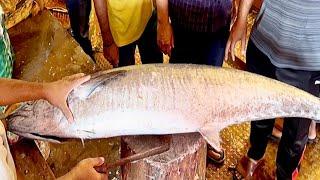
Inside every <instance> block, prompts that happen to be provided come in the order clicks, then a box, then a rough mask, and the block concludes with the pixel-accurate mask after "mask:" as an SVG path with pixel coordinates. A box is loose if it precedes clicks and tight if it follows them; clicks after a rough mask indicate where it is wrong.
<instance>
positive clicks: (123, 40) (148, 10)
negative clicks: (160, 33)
mask: <svg viewBox="0 0 320 180" xmlns="http://www.w3.org/2000/svg"><path fill="white" fill-rule="evenodd" d="M94 3H95V10H96V14H97V17H98V21H99V25H100V29H101V33H102V39H103V53H104V56H105V58H106V59H108V61H110V63H111V64H112V65H113V66H114V67H117V66H126V65H133V64H135V59H134V53H135V48H136V46H138V48H139V52H140V56H141V61H142V63H159V62H162V59H163V56H162V53H161V52H160V50H159V49H158V47H157V35H156V21H157V17H156V14H155V13H154V11H153V9H154V7H153V2H152V0H121V1H119V0H107V2H106V0H94Z"/></svg>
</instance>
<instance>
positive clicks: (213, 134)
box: [198, 123, 222, 151]
mask: <svg viewBox="0 0 320 180" xmlns="http://www.w3.org/2000/svg"><path fill="white" fill-rule="evenodd" d="M220 130H221V125H219V124H218V123H210V124H206V125H205V126H203V127H202V128H200V129H199V130H198V132H199V133H200V134H201V135H202V137H203V138H204V139H205V140H206V141H207V143H208V144H210V145H211V146H212V147H213V148H214V149H215V150H217V151H222V149H221V146H220V136H219V134H220Z"/></svg>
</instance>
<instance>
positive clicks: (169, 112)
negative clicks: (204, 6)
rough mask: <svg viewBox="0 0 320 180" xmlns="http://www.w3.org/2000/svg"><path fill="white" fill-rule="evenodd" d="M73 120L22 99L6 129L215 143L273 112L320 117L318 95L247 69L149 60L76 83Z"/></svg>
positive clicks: (38, 135) (37, 134)
mask: <svg viewBox="0 0 320 180" xmlns="http://www.w3.org/2000/svg"><path fill="white" fill-rule="evenodd" d="M68 103H69V107H70V109H71V111H72V112H73V115H74V118H75V122H74V123H68V122H67V120H66V118H65V117H64V115H63V114H62V112H61V111H60V110H59V109H57V108H56V107H53V106H52V105H51V104H49V103H48V102H47V101H45V100H37V101H33V102H27V103H24V104H23V105H22V106H21V107H20V109H19V110H17V111H16V112H15V113H14V114H13V115H11V117H10V118H9V119H8V126H9V130H10V131H12V132H14V133H16V134H18V135H21V136H24V137H29V138H33V139H47V138H50V137H59V138H81V139H94V138H108V137H114V136H123V135H142V134H150V135H151V134H152V135H155V134H176V133H188V132H200V133H201V134H202V136H203V137H204V138H205V139H206V140H207V142H208V143H209V144H211V145H212V146H213V147H215V148H216V149H219V148H220V143H219V131H220V130H221V129H223V128H225V127H227V126H229V125H232V124H237V123H242V122H245V121H254V120H262V119H270V118H276V117H303V118H310V119H314V120H317V121H319V120H320V113H319V112H320V111H319V110H320V100H319V99H318V98H317V97H315V96H313V95H311V94H309V93H307V92H304V91H302V90H299V89H297V88H295V87H292V86H290V85H287V84H284V83H281V82H279V81H276V80H272V79H269V78H266V77H263V76H260V75H255V74H252V73H249V72H245V71H240V70H235V69H229V68H217V67H212V66H205V65H190V64H189V65H183V64H151V65H136V66H128V67H123V68H116V69H113V70H109V71H103V72H98V73H96V74H93V75H92V78H91V80H89V81H88V82H86V83H84V84H83V85H81V86H80V87H78V88H76V89H74V90H73V91H72V93H71V94H70V95H69V96H68Z"/></svg>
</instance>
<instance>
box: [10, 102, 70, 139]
mask: <svg viewBox="0 0 320 180" xmlns="http://www.w3.org/2000/svg"><path fill="white" fill-rule="evenodd" d="M56 111H57V110H56V108H55V107H54V106H52V105H51V104H50V103H49V102H47V101H45V100H37V101H29V102H24V103H22V104H21V106H20V107H19V108H18V109H16V110H15V111H14V112H13V113H12V114H11V115H10V116H8V117H7V125H8V130H9V131H10V132H13V133H15V134H17V135H20V136H23V137H27V138H32V139H42V138H41V134H51V133H50V132H54V130H55V129H56V128H57V125H58V123H57V122H55V118H54V117H55V114H57V112H56ZM59 113H60V114H62V113H61V112H59ZM61 116H62V117H63V118H64V116H63V115H61Z"/></svg>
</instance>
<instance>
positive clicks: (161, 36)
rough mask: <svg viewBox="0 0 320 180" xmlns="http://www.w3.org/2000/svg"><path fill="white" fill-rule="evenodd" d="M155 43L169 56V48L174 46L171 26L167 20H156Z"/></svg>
mask: <svg viewBox="0 0 320 180" xmlns="http://www.w3.org/2000/svg"><path fill="white" fill-rule="evenodd" d="M157 44H158V46H159V48H160V49H161V51H162V52H163V53H164V54H167V55H169V56H171V50H172V48H173V47H174V37H173V31H172V27H171V24H170V23H169V22H159V21H158V24H157Z"/></svg>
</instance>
